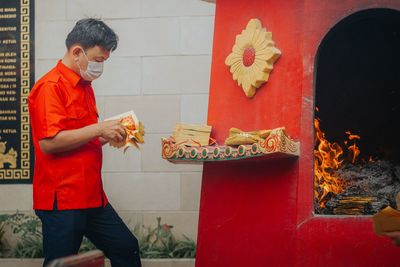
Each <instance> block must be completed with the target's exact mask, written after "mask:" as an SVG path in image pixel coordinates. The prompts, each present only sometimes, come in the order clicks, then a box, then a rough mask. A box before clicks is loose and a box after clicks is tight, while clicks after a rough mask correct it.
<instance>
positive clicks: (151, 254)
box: [0, 213, 196, 258]
mask: <svg viewBox="0 0 400 267" xmlns="http://www.w3.org/2000/svg"><path fill="white" fill-rule="evenodd" d="M6 225H8V226H10V227H11V229H12V231H13V233H14V234H15V235H16V237H17V244H16V246H15V247H14V248H11V249H8V250H7V246H5V244H4V243H3V242H2V237H3V235H4V232H5V231H4V227H5V226H6ZM172 228H173V226H172V225H167V224H161V217H157V226H156V227H155V228H152V227H151V226H148V227H144V226H140V225H136V226H135V228H134V230H133V233H134V234H135V235H136V237H138V240H139V246H140V254H141V257H142V258H194V257H195V256H196V243H195V242H194V241H193V240H192V239H190V238H189V237H187V236H185V235H184V236H183V237H184V240H178V239H176V238H175V237H174V235H173V233H172V230H171V229H172ZM95 248H96V247H95V246H94V245H93V244H92V243H91V242H90V241H89V240H88V239H87V238H86V237H84V238H83V240H82V245H81V247H80V249H79V252H85V251H90V250H93V249H95ZM5 252H7V253H6V256H11V257H15V258H40V257H43V243H42V231H41V222H40V220H39V219H38V218H37V217H34V216H31V215H24V214H21V213H15V214H12V215H0V257H3V256H4V253H5Z"/></svg>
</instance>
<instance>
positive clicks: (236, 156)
mask: <svg viewBox="0 0 400 267" xmlns="http://www.w3.org/2000/svg"><path fill="white" fill-rule="evenodd" d="M161 145H162V157H163V158H164V159H167V160H169V161H171V162H174V163H201V162H209V161H210V162H215V161H231V160H244V159H260V158H262V159H263V158H277V157H298V156H299V155H300V142H296V141H294V140H293V139H291V138H290V137H289V136H288V135H287V134H286V132H285V128H283V127H282V128H276V129H273V130H272V131H271V133H270V134H269V136H267V138H266V139H265V140H263V141H260V142H258V143H254V144H252V145H240V146H225V145H224V146H217V145H215V146H198V147H188V146H185V145H184V144H177V143H176V142H175V140H174V139H173V138H171V137H169V138H161Z"/></svg>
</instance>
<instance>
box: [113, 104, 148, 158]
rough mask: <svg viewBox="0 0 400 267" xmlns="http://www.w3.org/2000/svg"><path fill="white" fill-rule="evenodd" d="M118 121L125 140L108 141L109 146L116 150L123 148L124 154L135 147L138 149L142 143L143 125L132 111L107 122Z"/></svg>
mask: <svg viewBox="0 0 400 267" xmlns="http://www.w3.org/2000/svg"><path fill="white" fill-rule="evenodd" d="M113 119H120V120H121V125H122V126H123V127H124V129H125V132H126V138H125V140H123V141H121V142H114V141H110V145H111V146H113V147H116V148H124V152H125V151H126V150H127V149H128V148H129V147H130V146H133V147H136V148H138V149H139V144H143V143H144V139H143V136H144V134H145V131H144V125H143V123H142V122H141V121H139V120H138V118H137V117H136V114H135V112H133V110H131V111H129V112H126V113H123V114H120V115H117V116H115V117H112V118H109V119H108V120H113Z"/></svg>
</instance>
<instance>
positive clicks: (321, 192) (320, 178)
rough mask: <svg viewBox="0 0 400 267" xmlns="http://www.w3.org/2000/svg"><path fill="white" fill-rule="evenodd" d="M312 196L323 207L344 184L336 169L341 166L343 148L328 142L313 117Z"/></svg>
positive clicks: (340, 190)
mask: <svg viewBox="0 0 400 267" xmlns="http://www.w3.org/2000/svg"><path fill="white" fill-rule="evenodd" d="M314 128H315V147H316V148H315V149H314V156H315V159H314V197H315V199H316V200H317V202H318V204H319V207H320V208H324V207H325V204H326V202H327V201H328V200H329V199H330V198H331V197H332V194H333V195H337V194H339V193H341V192H343V187H344V184H343V182H342V181H341V180H340V178H339V176H338V174H337V173H336V171H337V170H338V169H339V168H340V167H341V166H342V163H343V160H342V159H340V157H341V156H342V155H343V150H342V148H341V147H340V145H338V144H337V143H333V144H332V143H330V142H329V141H328V140H326V138H325V133H323V132H322V131H321V129H320V121H319V119H317V118H315V119H314Z"/></svg>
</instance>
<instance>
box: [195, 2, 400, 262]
mask: <svg viewBox="0 0 400 267" xmlns="http://www.w3.org/2000/svg"><path fill="white" fill-rule="evenodd" d="M216 5H217V6H216V16H215V31H214V46H213V56H212V71H211V85H210V98H209V110H208V123H209V125H212V126H213V136H214V137H215V138H216V139H217V140H218V141H219V142H220V143H222V142H223V141H224V140H225V138H226V137H227V134H228V129H229V128H230V127H238V128H242V129H243V130H253V129H266V128H276V127H280V126H285V127H286V129H287V132H288V133H289V134H290V135H291V136H292V137H293V138H294V139H296V140H300V142H301V156H300V158H299V159H298V160H288V159H284V160H282V159H280V160H272V161H261V162H227V163H205V164H204V171H203V184H202V192H201V204H200V218H199V232H198V251H197V257H196V266H197V267H225V266H227V267H228V266H229V267H235V266H241V267H245V266H246V267H247V266H251V267H257V266H400V248H398V247H395V246H393V245H392V243H391V241H390V240H389V239H387V238H381V237H378V236H376V235H375V234H374V233H373V232H372V223H371V219H370V217H367V216H364V217H356V216H353V217H338V216H316V215H314V214H313V147H314V145H313V143H314V140H313V138H314V137H313V118H314V108H313V106H314V88H313V87H314V84H313V83H314V64H315V59H316V55H317V51H318V47H319V44H320V43H321V41H322V40H323V38H324V36H325V35H326V34H327V33H328V31H329V29H331V28H332V27H334V26H335V25H336V24H337V23H338V22H340V21H341V20H342V19H344V18H345V17H347V16H349V15H351V14H353V13H355V12H357V11H361V10H365V9H371V8H391V9H395V10H400V1H397V0H392V1H389V0H386V1H383V0H382V1H377V0H375V1H372V0H371V1H367V0H343V1H322V0H288V1H286V0H285V1H276V0H246V1H243V0H217V3H216ZM251 18H259V19H260V20H261V21H262V23H263V25H264V27H266V28H267V29H268V30H269V31H271V32H272V34H273V40H274V41H275V43H276V46H277V47H278V48H279V49H280V50H281V51H282V56H281V57H280V59H279V60H278V61H277V62H276V64H275V66H274V70H273V72H272V74H271V76H270V80H269V81H268V83H267V84H266V85H264V86H263V87H262V88H261V89H260V90H259V91H258V92H257V93H256V95H255V97H254V98H253V99H247V98H246V97H245V95H244V93H243V91H242V89H241V88H239V87H238V86H237V84H236V82H235V81H233V79H232V75H231V73H230V72H229V70H228V67H227V66H225V65H224V61H225V58H226V56H227V55H228V54H229V53H230V52H231V49H232V46H233V44H234V42H235V36H236V35H237V34H238V33H240V32H241V31H242V30H243V29H244V28H245V27H246V25H247V23H248V21H249V20H250V19H251Z"/></svg>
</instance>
